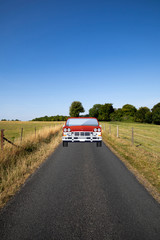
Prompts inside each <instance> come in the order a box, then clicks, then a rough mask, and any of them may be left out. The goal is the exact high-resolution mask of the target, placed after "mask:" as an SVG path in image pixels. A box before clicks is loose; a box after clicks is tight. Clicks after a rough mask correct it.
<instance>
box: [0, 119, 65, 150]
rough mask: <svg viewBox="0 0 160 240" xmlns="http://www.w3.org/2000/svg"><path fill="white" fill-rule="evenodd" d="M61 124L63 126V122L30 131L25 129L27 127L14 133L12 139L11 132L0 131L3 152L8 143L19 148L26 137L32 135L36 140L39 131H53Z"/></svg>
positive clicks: (6, 130)
mask: <svg viewBox="0 0 160 240" xmlns="http://www.w3.org/2000/svg"><path fill="white" fill-rule="evenodd" d="M59 124H61V125H62V122H60V123H55V124H52V125H50V126H44V127H42V128H39V127H34V128H32V130H30V131H28V129H25V127H24V128H20V129H16V130H15V131H14V133H13V135H12V137H11V134H12V131H11V130H8V129H0V141H1V144H0V145H1V150H3V148H4V146H5V144H6V143H8V144H10V145H12V146H15V147H19V145H20V144H21V143H22V142H23V141H24V140H25V137H28V135H32V136H34V137H35V138H36V137H37V135H38V131H39V130H42V129H45V128H50V129H52V128H53V127H55V126H57V125H59ZM14 135H16V136H17V135H18V137H15V136H14ZM15 142H16V143H15ZM17 142H18V144H17Z"/></svg>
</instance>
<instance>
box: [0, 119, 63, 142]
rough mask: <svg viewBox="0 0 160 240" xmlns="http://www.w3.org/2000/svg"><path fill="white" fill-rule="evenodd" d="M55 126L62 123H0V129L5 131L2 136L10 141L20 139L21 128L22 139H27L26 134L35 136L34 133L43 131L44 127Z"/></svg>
mask: <svg viewBox="0 0 160 240" xmlns="http://www.w3.org/2000/svg"><path fill="white" fill-rule="evenodd" d="M57 124H59V125H61V124H62V122H59V121H58V122H49V121H47V122H35V121H34V122H32V121H30V122H21V121H19V122H16V121H14V122H13V121H10V122H9V121H4V122H0V129H5V131H4V135H5V137H6V138H7V139H9V140H10V141H14V140H18V139H20V137H21V129H22V128H23V139H25V138H26V137H27V135H28V134H35V128H36V131H38V130H40V129H43V128H45V127H54V126H56V125H57Z"/></svg>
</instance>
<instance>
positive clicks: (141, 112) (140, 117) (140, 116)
mask: <svg viewBox="0 0 160 240" xmlns="http://www.w3.org/2000/svg"><path fill="white" fill-rule="evenodd" d="M147 112H150V109H149V108H147V107H140V108H139V109H138V110H137V112H136V113H135V121H136V122H141V123H143V122H145V118H146V113H147Z"/></svg>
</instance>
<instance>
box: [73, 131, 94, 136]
mask: <svg viewBox="0 0 160 240" xmlns="http://www.w3.org/2000/svg"><path fill="white" fill-rule="evenodd" d="M73 133H74V135H75V136H90V135H91V132H73Z"/></svg>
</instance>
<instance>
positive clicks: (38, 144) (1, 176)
mask: <svg viewBox="0 0 160 240" xmlns="http://www.w3.org/2000/svg"><path fill="white" fill-rule="evenodd" d="M61 131H62V124H61V125H57V126H54V127H45V128H43V129H41V130H39V131H37V134H36V137H35V134H28V135H27V136H26V138H25V140H24V141H23V142H22V143H21V142H20V140H19V139H17V140H16V141H15V144H16V145H17V146H19V147H15V146H11V145H10V144H5V146H4V149H3V151H1V154H0V207H2V206H3V205H4V204H5V203H6V202H7V201H8V200H9V199H10V197H11V196H12V195H14V194H15V192H16V191H17V190H18V189H19V187H20V186H21V185H22V184H23V183H24V182H25V180H26V179H27V178H28V176H29V175H30V174H32V173H33V172H34V171H35V169H36V168H37V167H38V166H39V165H40V164H41V163H42V162H43V161H44V159H45V158H46V157H47V156H49V154H51V152H53V150H54V149H55V148H56V147H57V146H58V144H59V143H60V142H61Z"/></svg>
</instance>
